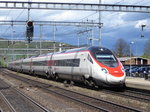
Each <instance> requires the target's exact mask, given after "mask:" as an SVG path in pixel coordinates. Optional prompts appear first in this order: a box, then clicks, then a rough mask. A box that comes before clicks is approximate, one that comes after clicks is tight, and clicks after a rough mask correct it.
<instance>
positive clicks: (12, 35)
mask: <svg viewBox="0 0 150 112" xmlns="http://www.w3.org/2000/svg"><path fill="white" fill-rule="evenodd" d="M11 29H12V34H11V39H12V42H11V43H12V49H13V48H14V45H13V44H14V43H13V39H14V27H13V19H12V24H11ZM11 53H12V60H14V55H13V53H14V50H12V52H11Z"/></svg>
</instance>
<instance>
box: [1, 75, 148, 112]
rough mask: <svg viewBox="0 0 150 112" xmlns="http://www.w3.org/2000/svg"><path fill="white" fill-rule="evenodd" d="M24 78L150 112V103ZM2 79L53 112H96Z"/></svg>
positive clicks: (35, 78) (12, 80)
mask: <svg viewBox="0 0 150 112" xmlns="http://www.w3.org/2000/svg"><path fill="white" fill-rule="evenodd" d="M17 75H21V74H20V73H17ZM23 77H27V78H31V79H34V80H38V81H41V82H44V83H48V84H52V85H56V86H59V87H64V88H66V89H69V90H72V91H76V92H80V93H83V94H86V95H89V96H93V97H97V98H101V99H106V100H110V101H113V102H116V103H119V104H124V105H126V106H132V107H134V108H139V109H141V110H143V111H144V112H150V104H149V103H144V102H141V101H136V100H132V99H128V98H123V97H120V96H115V95H111V94H106V93H103V92H101V90H99V91H95V90H90V89H86V88H81V87H76V86H72V87H65V86H64V84H63V83H60V82H54V81H49V80H45V79H39V78H37V77H30V76H28V75H23ZM0 78H1V79H4V80H6V81H8V82H9V83H11V84H12V85H13V86H17V87H18V88H20V90H22V91H23V92H25V93H26V94H28V95H30V96H32V97H33V98H34V99H36V100H37V101H39V102H40V103H41V104H43V105H45V106H46V107H47V108H50V109H51V110H53V111H55V112H91V111H92V112H93V111H94V110H91V109H89V108H87V107H85V106H83V105H80V104H76V103H73V102H71V101H68V100H67V99H62V98H60V97H58V96H55V95H50V94H49V93H45V92H43V91H42V90H40V89H38V88H35V87H31V86H29V85H27V84H24V83H22V82H20V81H16V80H15V79H12V78H10V77H8V76H6V75H0Z"/></svg>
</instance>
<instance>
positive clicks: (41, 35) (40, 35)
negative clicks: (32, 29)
mask: <svg viewBox="0 0 150 112" xmlns="http://www.w3.org/2000/svg"><path fill="white" fill-rule="evenodd" d="M41 41H42V25H40V55H41V54H42V51H41V48H42V42H41Z"/></svg>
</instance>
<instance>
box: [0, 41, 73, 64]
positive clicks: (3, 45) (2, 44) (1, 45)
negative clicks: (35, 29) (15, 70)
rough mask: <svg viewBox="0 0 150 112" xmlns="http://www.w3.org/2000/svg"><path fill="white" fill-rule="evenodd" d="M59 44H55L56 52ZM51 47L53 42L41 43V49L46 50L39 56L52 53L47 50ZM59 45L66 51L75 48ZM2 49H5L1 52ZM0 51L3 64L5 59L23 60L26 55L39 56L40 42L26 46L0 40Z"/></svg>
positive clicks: (23, 43) (26, 44)
mask: <svg viewBox="0 0 150 112" xmlns="http://www.w3.org/2000/svg"><path fill="white" fill-rule="evenodd" d="M59 44H60V43H59V42H56V51H58V50H59ZM53 45H54V42H52V41H47V42H46V41H44V42H41V49H47V50H44V51H42V52H41V54H44V53H48V52H53V51H50V50H48V49H53ZM61 45H63V47H64V48H66V49H67V48H73V47H75V46H72V45H69V44H65V43H61ZM27 46H28V50H27ZM4 48H6V49H5V50H3V49H4ZM11 48H20V49H24V50H16V51H12V50H10V49H11ZM0 49H1V50H0V62H1V63H3V62H4V59H6V60H7V61H10V60H12V59H13V60H14V59H20V58H25V57H27V53H28V55H29V56H32V55H30V54H34V55H39V54H40V50H39V49H40V42H34V41H32V42H31V43H29V44H28V43H27V41H13V42H12V41H9V40H4V39H2V38H0ZM30 49H35V50H34V51H33V50H32V51H30ZM63 50H64V49H63ZM27 51H28V52H27ZM11 54H18V55H14V56H12V55H11Z"/></svg>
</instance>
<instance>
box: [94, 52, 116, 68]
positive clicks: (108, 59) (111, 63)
mask: <svg viewBox="0 0 150 112" xmlns="http://www.w3.org/2000/svg"><path fill="white" fill-rule="evenodd" d="M96 60H97V61H99V62H100V63H102V64H104V65H106V66H108V67H117V66H118V61H117V59H116V58H115V57H114V55H113V54H100V53H96Z"/></svg>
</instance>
